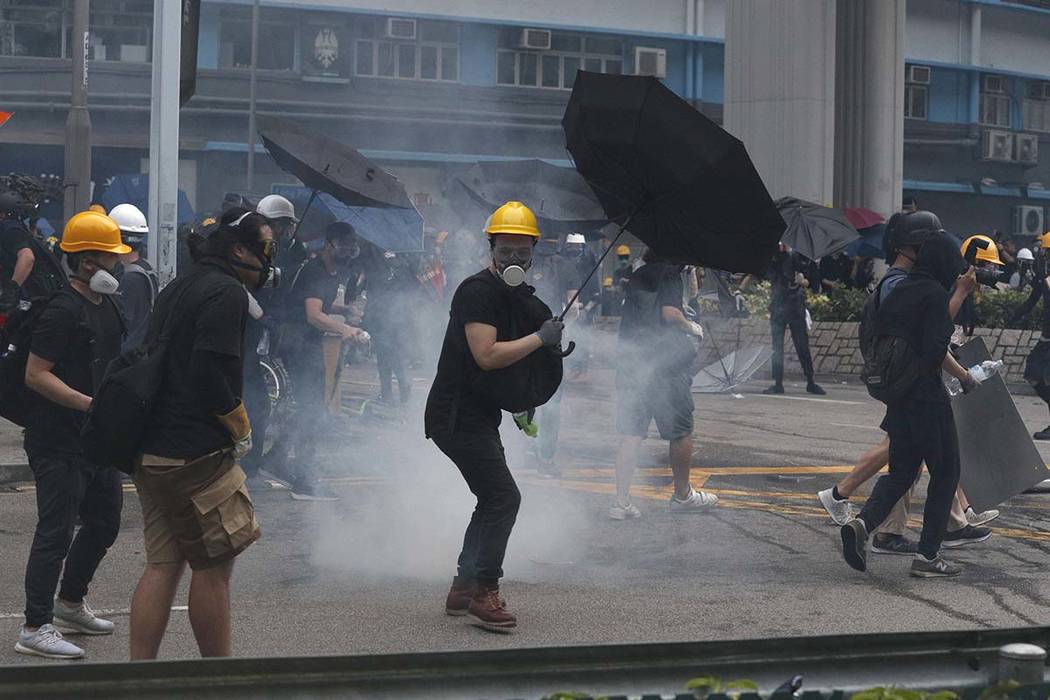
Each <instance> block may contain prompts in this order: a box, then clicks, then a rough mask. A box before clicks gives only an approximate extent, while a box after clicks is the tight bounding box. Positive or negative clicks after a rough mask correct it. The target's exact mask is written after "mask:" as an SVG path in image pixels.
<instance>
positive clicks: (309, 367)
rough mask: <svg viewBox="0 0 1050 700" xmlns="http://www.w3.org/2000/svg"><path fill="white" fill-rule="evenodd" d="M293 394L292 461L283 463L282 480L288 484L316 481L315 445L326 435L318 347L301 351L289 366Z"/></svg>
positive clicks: (325, 412) (322, 358)
mask: <svg viewBox="0 0 1050 700" xmlns="http://www.w3.org/2000/svg"><path fill="white" fill-rule="evenodd" d="M291 379H292V391H294V392H295V414H294V415H293V416H292V419H291V421H290V423H291V425H290V428H291V433H292V436H291V444H292V445H293V446H294V448H295V459H294V460H288V459H287V458H286V459H285V460H284V463H283V465H281V466H282V468H281V469H280V471H281V472H282V473H281V476H284V477H286V478H288V480H289V481H299V480H304V479H316V478H317V477H318V475H319V470H318V469H317V442H318V440H320V439H321V436H324V435H328V434H329V430H328V424H329V417H328V407H327V405H325V395H324V386H325V369H324V355H323V353H322V350H321V347H320V343H318V344H317V345H316V346H313V347H310V346H307V347H304V348H302V351H301V353H300V354H299V356H298V357H297V358H296V359H295V360H294V361H293V363H292V366H291Z"/></svg>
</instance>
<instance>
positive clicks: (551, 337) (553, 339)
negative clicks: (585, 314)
mask: <svg viewBox="0 0 1050 700" xmlns="http://www.w3.org/2000/svg"><path fill="white" fill-rule="evenodd" d="M564 330H565V324H564V323H562V322H561V321H559V320H558V319H556V318H551V319H548V320H546V321H544V322H543V325H542V326H540V329H539V330H538V331H536V335H538V336H539V338H540V341H541V342H542V343H543V344H544V345H545V346H547V347H557V346H558V345H561V334H562V331H564Z"/></svg>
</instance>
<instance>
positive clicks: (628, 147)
mask: <svg viewBox="0 0 1050 700" xmlns="http://www.w3.org/2000/svg"><path fill="white" fill-rule="evenodd" d="M562 126H563V127H564V129H565V138H566V146H567V148H568V150H569V152H570V153H571V154H572V157H573V161H574V163H575V165H576V169H577V170H578V171H579V172H580V174H581V175H583V177H584V179H585V180H586V181H587V184H589V185H590V186H591V189H592V190H593V191H594V194H595V195H596V196H597V197H598V201H599V202H601V205H602V208H603V209H604V210H605V213H606V215H607V216H608V218H609V219H611V220H613V221H616V222H617V223H620V224H625V223H626V224H627V226H626V228H627V230H629V231H630V232H631V233H633V234H634V235H635V236H637V237H638V238H639V239H641V240H642V241H644V242H645V243H646V244H647V245H648V246H649V247H650V248H651V249H652V250H653V251H654V252H655V253H656V254H657V255H659V256H661V257H663V258H666V259H668V260H671V261H673V262H677V263H685V264H690V265H704V266H707V267H714V268H717V269H721V270H732V271H740V272H761V271H764V270H765V269H766V267H768V265H769V260H770V259H771V258H772V256H773V253H774V252H775V249H776V245H777V242H778V241H779V240H780V235H781V233H782V232H783V230H784V222H783V220H781V218H780V215H779V214H778V213H777V210H776V207H775V206H774V205H773V200H772V199H771V198H770V196H769V193H768V192H767V191H766V187H765V185H764V184H763V183H762V179H761V178H760V177H759V175H758V172H757V171H756V170H755V167H754V165H753V164H752V162H751V158H750V157H749V156H748V154H747V150H746V149H745V148H744V144H743V143H741V142H740V141H739V140H738V139H736V138H735V137H733V136H732V135H730V134H729V133H728V132H726V131H724V130H723V129H722V128H721V127H719V126H718V125H717V124H715V123H714V122H713V121H711V120H710V119H708V118H707V117H705V116H703V115H702V114H700V113H699V112H698V111H696V110H695V109H694V108H693V107H692V106H690V105H689V104H688V103H687V102H685V101H684V100H682V99H681V98H680V97H678V96H677V95H675V94H674V93H673V92H672V91H671V90H670V89H668V88H667V87H666V86H664V85H663V83H661V82H660V81H659V80H657V79H656V78H652V77H645V76H624V75H605V74H601V73H589V72H586V71H581V72H579V73H577V75H576V83H575V86H574V87H573V90H572V96H571V97H570V98H569V104H568V107H567V108H566V110H565V117H564V118H563V119H562Z"/></svg>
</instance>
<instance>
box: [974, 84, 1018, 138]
mask: <svg viewBox="0 0 1050 700" xmlns="http://www.w3.org/2000/svg"><path fill="white" fill-rule="evenodd" d="M980 123H981V124H983V125H985V126H998V127H1004V128H1007V129H1009V128H1010V123H1011V122H1010V95H1009V93H1008V91H1007V80H1006V78H1004V77H1002V76H999V75H982V76H981V114H980Z"/></svg>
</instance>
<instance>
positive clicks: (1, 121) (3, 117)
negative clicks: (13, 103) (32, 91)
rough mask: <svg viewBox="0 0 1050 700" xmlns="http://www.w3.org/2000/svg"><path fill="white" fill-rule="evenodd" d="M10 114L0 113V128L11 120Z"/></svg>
mask: <svg viewBox="0 0 1050 700" xmlns="http://www.w3.org/2000/svg"><path fill="white" fill-rule="evenodd" d="M11 115H12V112H0V126H3V125H4V123H6V122H7V120H8V119H10V118H11Z"/></svg>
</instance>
